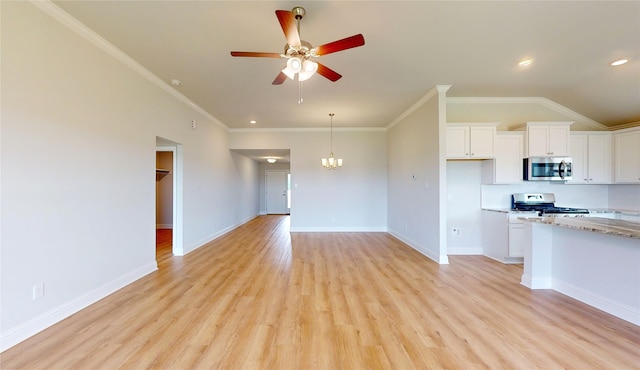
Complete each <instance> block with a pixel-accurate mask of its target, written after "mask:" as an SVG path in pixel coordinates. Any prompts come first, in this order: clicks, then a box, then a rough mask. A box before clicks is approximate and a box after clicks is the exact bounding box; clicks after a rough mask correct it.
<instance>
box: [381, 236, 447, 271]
mask: <svg viewBox="0 0 640 370" xmlns="http://www.w3.org/2000/svg"><path fill="white" fill-rule="evenodd" d="M389 234H391V236H393V237H394V238H396V239H398V240H400V241H401V242H403V243H404V244H406V245H408V246H409V247H411V248H413V249H415V250H416V251H418V252H419V253H420V254H423V255H424V256H426V257H428V258H429V259H431V260H433V261H435V262H436V263H438V264H440V265H448V264H449V258H448V257H447V256H442V257H441V256H438V255H436V254H434V253H432V252H431V251H428V250H423V249H422V248H420V246H419V245H418V244H417V243H414V242H413V241H412V240H410V239H407V238H405V237H403V236H402V235H401V234H400V233H398V232H397V231H395V230H389Z"/></svg>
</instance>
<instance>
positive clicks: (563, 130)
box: [526, 122, 573, 157]
mask: <svg viewBox="0 0 640 370" xmlns="http://www.w3.org/2000/svg"><path fill="white" fill-rule="evenodd" d="M572 123H573V122H527V125H526V127H527V128H526V132H527V139H526V143H527V145H526V156H527V157H565V156H569V155H570V153H569V147H570V144H569V134H570V126H571V124H572Z"/></svg>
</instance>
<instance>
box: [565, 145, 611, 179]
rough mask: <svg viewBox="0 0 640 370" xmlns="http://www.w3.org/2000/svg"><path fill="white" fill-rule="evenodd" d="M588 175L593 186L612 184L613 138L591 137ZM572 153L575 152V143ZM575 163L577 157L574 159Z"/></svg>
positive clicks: (588, 153)
mask: <svg viewBox="0 0 640 370" xmlns="http://www.w3.org/2000/svg"><path fill="white" fill-rule="evenodd" d="M588 139H589V140H588V148H587V163H588V165H587V175H588V179H589V183H591V184H609V183H611V136H610V135H589V137H588ZM571 145H572V148H571V149H572V151H573V142H572V143H571ZM574 163H575V157H574Z"/></svg>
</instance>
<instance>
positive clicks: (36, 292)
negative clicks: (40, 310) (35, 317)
mask: <svg viewBox="0 0 640 370" xmlns="http://www.w3.org/2000/svg"><path fill="white" fill-rule="evenodd" d="M43 296H44V283H38V284H36V285H34V286H33V300H34V301H35V300H36V299H40V298H42V297H43Z"/></svg>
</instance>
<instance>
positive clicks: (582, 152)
mask: <svg viewBox="0 0 640 370" xmlns="http://www.w3.org/2000/svg"><path fill="white" fill-rule="evenodd" d="M571 158H572V159H573V163H572V165H571V177H572V178H573V180H571V184H583V183H587V182H588V181H589V177H588V174H587V173H588V169H587V167H588V166H587V158H588V156H587V136H586V135H571Z"/></svg>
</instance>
